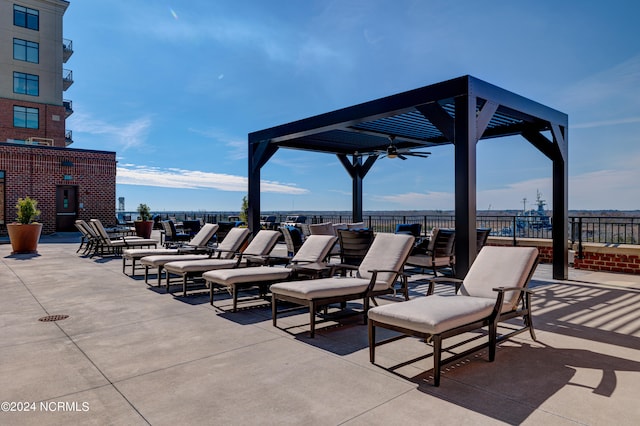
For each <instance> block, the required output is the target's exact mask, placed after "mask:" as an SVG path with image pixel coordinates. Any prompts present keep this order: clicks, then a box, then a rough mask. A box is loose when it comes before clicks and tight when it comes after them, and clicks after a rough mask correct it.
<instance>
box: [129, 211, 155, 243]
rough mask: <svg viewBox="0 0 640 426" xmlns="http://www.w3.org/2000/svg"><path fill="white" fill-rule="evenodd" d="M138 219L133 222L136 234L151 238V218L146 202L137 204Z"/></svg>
mask: <svg viewBox="0 0 640 426" xmlns="http://www.w3.org/2000/svg"><path fill="white" fill-rule="evenodd" d="M138 214H139V215H140V216H139V217H138V220H136V221H135V222H134V226H135V227H136V235H137V236H138V237H142V238H151V231H152V230H153V220H151V209H149V206H148V205H146V204H142V203H141V204H140V205H139V206H138Z"/></svg>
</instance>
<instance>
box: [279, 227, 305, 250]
mask: <svg viewBox="0 0 640 426" xmlns="http://www.w3.org/2000/svg"><path fill="white" fill-rule="evenodd" d="M280 230H281V231H282V236H283V237H284V243H285V245H286V246H287V256H289V257H293V256H294V255H295V254H296V253H297V251H298V250H299V249H300V247H301V246H302V241H303V239H302V231H300V229H298V228H296V227H295V226H292V225H291V226H290V225H283V226H282V227H280Z"/></svg>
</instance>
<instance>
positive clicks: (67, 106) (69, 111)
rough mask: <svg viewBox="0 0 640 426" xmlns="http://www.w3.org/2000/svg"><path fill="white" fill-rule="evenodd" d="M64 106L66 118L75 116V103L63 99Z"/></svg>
mask: <svg viewBox="0 0 640 426" xmlns="http://www.w3.org/2000/svg"><path fill="white" fill-rule="evenodd" d="M62 105H63V106H64V116H65V118H69V116H70V115H71V114H73V102H72V101H70V100H68V99H63V100H62Z"/></svg>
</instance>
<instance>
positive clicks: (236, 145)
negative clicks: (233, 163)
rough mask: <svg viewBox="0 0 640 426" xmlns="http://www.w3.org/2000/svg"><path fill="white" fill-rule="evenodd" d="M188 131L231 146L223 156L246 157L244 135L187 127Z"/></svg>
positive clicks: (241, 158)
mask: <svg viewBox="0 0 640 426" xmlns="http://www.w3.org/2000/svg"><path fill="white" fill-rule="evenodd" d="M188 130H189V131H190V132H193V133H195V134H198V135H201V136H204V137H206V138H208V139H211V140H213V141H216V142H222V143H223V144H225V145H226V146H227V147H229V148H231V149H230V150H229V151H227V152H225V157H227V158H228V159H230V160H243V159H245V158H247V150H248V142H247V139H246V137H244V138H243V137H235V136H229V135H227V134H225V133H223V132H221V131H219V130H217V129H207V130H199V129H193V128H190V129H188Z"/></svg>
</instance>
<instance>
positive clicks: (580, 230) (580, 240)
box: [578, 217, 584, 259]
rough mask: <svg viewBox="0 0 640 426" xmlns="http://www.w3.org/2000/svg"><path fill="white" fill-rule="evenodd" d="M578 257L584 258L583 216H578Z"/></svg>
mask: <svg viewBox="0 0 640 426" xmlns="http://www.w3.org/2000/svg"><path fill="white" fill-rule="evenodd" d="M578 259H584V253H583V252H582V218H581V217H579V218H578Z"/></svg>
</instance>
